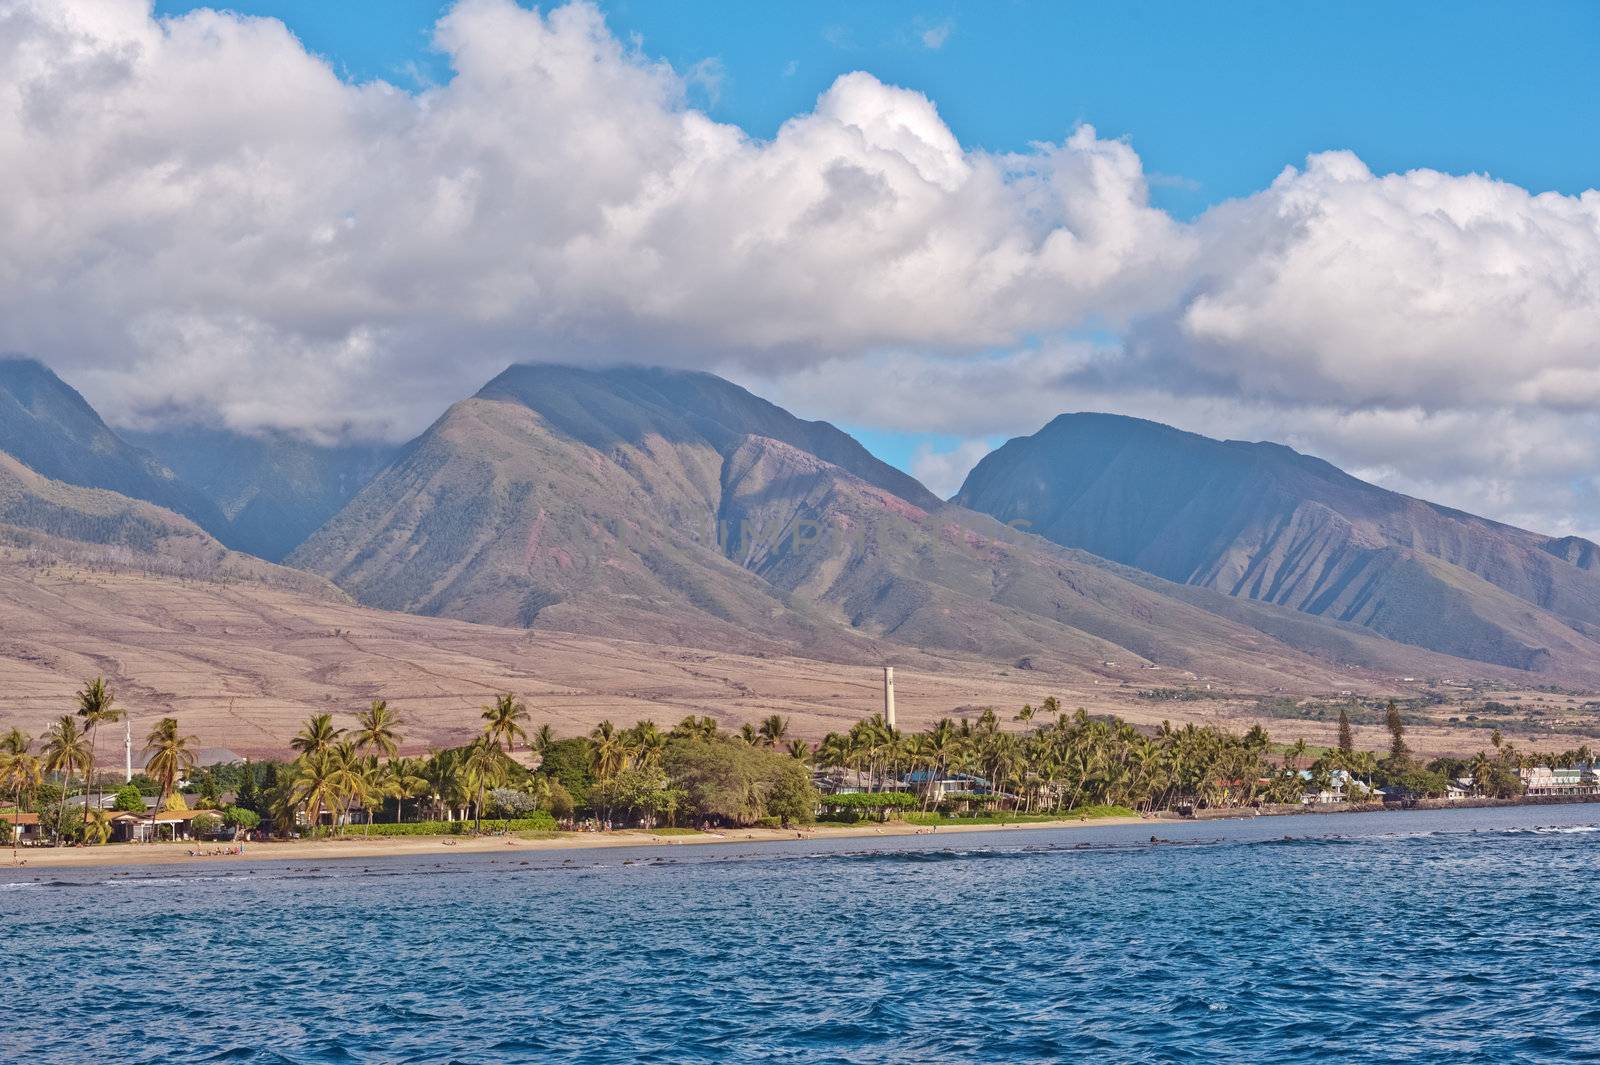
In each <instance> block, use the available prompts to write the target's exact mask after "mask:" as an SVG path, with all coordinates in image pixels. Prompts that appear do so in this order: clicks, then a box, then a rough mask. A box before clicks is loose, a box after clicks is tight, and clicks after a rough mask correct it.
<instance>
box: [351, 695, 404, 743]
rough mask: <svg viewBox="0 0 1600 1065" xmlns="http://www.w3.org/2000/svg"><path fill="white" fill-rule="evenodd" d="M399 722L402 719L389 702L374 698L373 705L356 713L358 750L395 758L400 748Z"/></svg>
mask: <svg viewBox="0 0 1600 1065" xmlns="http://www.w3.org/2000/svg"><path fill="white" fill-rule="evenodd" d="M399 724H400V719H399V718H398V717H396V716H395V713H394V711H393V710H390V709H389V704H388V703H387V702H385V701H384V700H382V699H374V700H372V705H370V706H368V707H367V708H366V709H365V710H363V711H361V713H360V714H358V715H356V733H355V741H356V750H358V751H361V752H362V753H364V754H377V755H382V756H383V757H385V758H393V757H394V756H395V752H396V751H398V750H399V749H400V733H399V731H398V729H397V726H398V725H399Z"/></svg>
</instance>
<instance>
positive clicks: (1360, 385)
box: [1152, 152, 1600, 409]
mask: <svg viewBox="0 0 1600 1065" xmlns="http://www.w3.org/2000/svg"><path fill="white" fill-rule="evenodd" d="M1199 229H1200V230H1201V231H1202V234H1203V237H1204V244H1205V247H1206V254H1205V256H1204V263H1205V265H1204V266H1203V267H1202V268H1201V269H1200V271H1199V276H1198V277H1197V279H1196V281H1195V283H1194V287H1193V289H1192V291H1191V293H1190V295H1189V296H1188V298H1186V299H1185V300H1184V301H1182V303H1181V304H1180V305H1179V306H1178V307H1177V308H1175V309H1174V311H1173V313H1172V318H1171V320H1170V321H1168V322H1164V323H1163V324H1165V325H1167V326H1169V328H1167V329H1165V330H1160V331H1158V332H1157V333H1156V335H1155V339H1154V340H1153V341H1152V343H1153V344H1154V345H1155V346H1157V347H1158V348H1161V349H1164V350H1160V351H1158V352H1157V355H1158V357H1159V358H1162V359H1164V360H1167V361H1171V362H1181V363H1183V364H1184V366H1185V368H1186V370H1187V372H1188V373H1191V374H1195V375H1200V376H1203V377H1206V378H1209V379H1210V380H1211V381H1212V382H1213V383H1214V384H1215V385H1216V386H1217V387H1219V388H1221V389H1223V390H1225V391H1229V392H1234V393H1254V394H1262V395H1272V396H1279V397H1283V398H1286V399H1291V400H1297V401H1305V400H1313V399H1315V400H1321V401H1327V400H1334V401H1339V402H1343V403H1346V404H1352V405H1353V404H1377V405H1393V404H1401V405H1405V404H1421V405H1423V406H1425V407H1427V408H1430V409H1438V408H1442V407H1449V406H1460V405H1465V404H1479V403H1485V402H1490V403H1501V402H1504V401H1506V400H1508V399H1510V400H1512V401H1513V402H1517V403H1525V404H1530V405H1535V406H1547V405H1548V406H1560V405H1567V406H1574V405H1575V406H1585V407H1587V406H1592V405H1593V403H1594V400H1595V399H1596V398H1597V397H1600V192H1596V191H1589V192H1586V193H1584V194H1583V195H1582V196H1562V195H1559V194H1556V193H1545V194H1543V195H1533V194H1531V193H1529V192H1528V191H1527V190H1525V189H1521V188H1518V187H1517V186H1515V185H1510V184H1507V183H1505V182H1502V181H1495V180H1492V179H1490V178H1488V177H1484V176H1481V175H1467V176H1463V177H1455V176H1451V175H1447V174H1441V173H1438V172H1437V171H1432V170H1416V171H1412V172H1410V173H1406V174H1389V175H1385V176H1381V177H1380V176H1375V175H1373V174H1372V173H1371V172H1370V171H1369V170H1368V169H1367V167H1366V166H1365V165H1364V164H1362V162H1361V161H1360V160H1359V159H1357V158H1356V157H1355V156H1354V155H1352V154H1350V153H1349V152H1327V153H1324V154H1321V155H1314V156H1312V157H1311V158H1310V159H1309V160H1308V162H1307V165H1306V167H1305V169H1304V170H1296V169H1294V168H1292V167H1291V168H1290V169H1288V170H1285V171H1284V172H1283V174H1282V175H1280V176H1279V177H1278V179H1277V180H1276V181H1274V182H1273V183H1272V185H1271V187H1270V188H1268V189H1266V190H1265V191H1263V192H1261V193H1259V194H1257V195H1255V196H1251V197H1249V198H1247V199H1244V200H1241V201H1238V202H1235V203H1230V204H1225V205H1222V206H1220V207H1217V208H1215V209H1213V210H1212V211H1210V212H1209V213H1208V214H1207V215H1206V216H1205V217H1204V218H1203V219H1202V220H1201V222H1200V224H1199Z"/></svg>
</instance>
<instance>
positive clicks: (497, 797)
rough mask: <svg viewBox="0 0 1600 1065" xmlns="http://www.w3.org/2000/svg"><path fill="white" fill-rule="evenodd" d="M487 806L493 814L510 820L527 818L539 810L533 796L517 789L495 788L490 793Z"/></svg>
mask: <svg viewBox="0 0 1600 1065" xmlns="http://www.w3.org/2000/svg"><path fill="white" fill-rule="evenodd" d="M487 805H488V809H489V811H490V812H491V813H493V814H495V815H496V816H497V817H503V818H506V819H508V820H515V819H517V818H519V817H526V816H527V815H529V814H531V813H533V812H534V811H535V810H537V809H538V808H539V804H538V802H537V801H535V800H534V797H533V796H532V795H529V794H528V793H527V792H525V791H518V790H517V789H516V788H495V789H494V790H493V791H491V792H490V793H489V802H488V804H487Z"/></svg>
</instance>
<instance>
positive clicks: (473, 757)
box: [461, 735, 507, 832]
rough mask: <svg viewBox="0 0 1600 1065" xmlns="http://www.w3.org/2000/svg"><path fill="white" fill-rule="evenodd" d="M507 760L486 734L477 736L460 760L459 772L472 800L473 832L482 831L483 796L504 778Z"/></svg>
mask: <svg viewBox="0 0 1600 1065" xmlns="http://www.w3.org/2000/svg"><path fill="white" fill-rule="evenodd" d="M506 765H507V760H506V756H505V754H504V752H502V751H501V750H500V748H499V746H498V745H496V744H495V742H494V741H493V740H491V739H490V738H489V737H488V736H487V735H484V736H479V737H478V738H477V739H475V740H473V741H472V743H471V744H470V745H469V746H468V747H467V751H466V756H465V757H464V758H463V759H462V761H461V774H462V778H463V781H464V783H465V784H466V789H467V792H468V794H470V795H473V796H475V798H474V799H473V802H472V812H473V818H474V820H475V821H476V824H475V825H474V826H473V831H474V832H482V831H483V796H484V793H485V792H487V791H488V790H489V789H491V788H494V787H498V786H499V785H500V783H501V782H502V781H503V780H504V779H505V775H506Z"/></svg>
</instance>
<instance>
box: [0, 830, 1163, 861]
mask: <svg viewBox="0 0 1600 1065" xmlns="http://www.w3.org/2000/svg"><path fill="white" fill-rule="evenodd" d="M1142 823H1148V822H1147V821H1146V819H1144V818H1137V817H1101V818H1096V819H1093V820H1077V819H1072V820H1065V821H1038V822H1029V823H1026V824H1010V825H941V826H939V828H938V829H936V830H930V829H928V828H925V827H922V826H918V825H909V824H904V823H898V822H891V823H889V824H882V825H876V824H874V825H819V826H812V827H809V828H804V829H775V828H738V829H728V830H726V831H718V832H699V833H691V834H685V835H662V834H658V833H655V832H650V831H646V830H644V829H625V830H622V831H617V832H564V833H561V834H560V835H555V836H546V837H534V838H524V837H521V836H476V837H475V836H405V837H398V838H383V837H374V838H371V839H363V838H361V837H360V836H348V837H345V838H342V839H334V840H286V841H277V842H270V843H248V844H246V845H245V848H244V850H245V853H244V854H242V855H241V854H227V853H213V852H219V851H220V852H225V851H227V850H228V849H229V848H230V847H232V846H233V845H232V844H210V843H208V844H199V843H112V844H107V845H105V846H101V847H24V848H22V849H20V850H19V851H17V861H18V862H19V863H21V864H19V865H13V864H12V858H11V855H10V854H9V853H5V852H0V853H4V857H3V858H0V863H3V864H0V868H22V869H46V868H64V867H72V866H99V865H104V866H114V865H218V864H226V863H233V862H269V861H324V860H327V861H333V860H339V859H347V858H394V857H404V856H408V855H419V854H426V855H431V856H434V857H438V856H441V855H452V854H491V853H492V854H505V853H509V852H540V851H563V850H588V849H593V848H601V847H652V846H654V847H679V846H685V847H686V846H700V845H704V844H716V843H771V842H778V841H782V840H794V839H797V838H802V837H803V838H806V839H849V838H873V837H882V836H914V835H919V834H922V835H926V834H934V835H940V836H943V835H949V834H954V833H964V832H1011V831H1018V830H1021V829H1036V828H1049V829H1070V828H1104V827H1107V826H1111V825H1137V824H1142Z"/></svg>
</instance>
